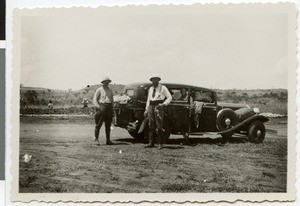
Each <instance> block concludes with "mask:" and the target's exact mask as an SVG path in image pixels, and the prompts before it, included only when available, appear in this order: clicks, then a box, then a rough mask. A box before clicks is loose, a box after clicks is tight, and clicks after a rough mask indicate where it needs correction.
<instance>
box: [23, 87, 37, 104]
mask: <svg viewBox="0 0 300 206" xmlns="http://www.w3.org/2000/svg"><path fill="white" fill-rule="evenodd" d="M37 96H38V94H37V93H36V91H34V90H29V91H27V92H26V93H25V98H26V100H27V102H29V103H30V104H35V103H36V101H37V99H38V98H37Z"/></svg>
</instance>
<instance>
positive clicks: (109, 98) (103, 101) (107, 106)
mask: <svg viewBox="0 0 300 206" xmlns="http://www.w3.org/2000/svg"><path fill="white" fill-rule="evenodd" d="M110 82H111V80H110V79H109V77H104V78H103V79H102V81H101V83H102V87H100V88H99V89H97V91H96V93H95V95H94V99H93V102H94V105H95V107H96V114H95V124H96V126H95V136H94V140H95V143H96V144H97V145H100V143H99V140H98V138H99V132H100V128H101V126H102V123H103V122H104V123H105V134H106V145H112V144H113V143H112V142H111V141H110V126H111V122H112V118H113V104H114V99H113V92H112V90H111V89H110V88H109V87H108V84H109V83H110Z"/></svg>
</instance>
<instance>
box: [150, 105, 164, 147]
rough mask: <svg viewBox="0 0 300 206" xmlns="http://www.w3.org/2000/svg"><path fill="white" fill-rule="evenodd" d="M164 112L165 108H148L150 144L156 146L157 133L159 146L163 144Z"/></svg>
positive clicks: (155, 106) (154, 106)
mask: <svg viewBox="0 0 300 206" xmlns="http://www.w3.org/2000/svg"><path fill="white" fill-rule="evenodd" d="M164 110H165V107H164V106H158V105H150V106H149V107H148V118H149V144H152V145H154V141H155V133H156V134H157V141H158V144H162V143H163V132H164V129H163V122H164Z"/></svg>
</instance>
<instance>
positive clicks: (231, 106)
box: [218, 102, 250, 110]
mask: <svg viewBox="0 0 300 206" xmlns="http://www.w3.org/2000/svg"><path fill="white" fill-rule="evenodd" d="M218 107H219V108H220V109H224V108H229V109H232V110H237V109H240V108H245V107H249V106H248V105H247V104H237V103H224V102H219V103H218ZM249 108H250V107H249Z"/></svg>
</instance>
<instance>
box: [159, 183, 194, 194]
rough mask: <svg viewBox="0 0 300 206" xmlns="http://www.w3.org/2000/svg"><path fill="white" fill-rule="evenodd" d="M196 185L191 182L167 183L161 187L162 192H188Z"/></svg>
mask: <svg viewBox="0 0 300 206" xmlns="http://www.w3.org/2000/svg"><path fill="white" fill-rule="evenodd" d="M194 187H195V185H193V184H189V183H166V184H164V185H162V186H161V188H160V189H161V191H162V192H188V191H190V190H192V188H194Z"/></svg>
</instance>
